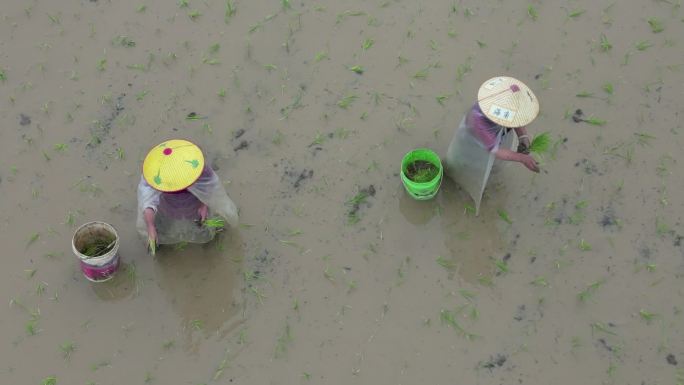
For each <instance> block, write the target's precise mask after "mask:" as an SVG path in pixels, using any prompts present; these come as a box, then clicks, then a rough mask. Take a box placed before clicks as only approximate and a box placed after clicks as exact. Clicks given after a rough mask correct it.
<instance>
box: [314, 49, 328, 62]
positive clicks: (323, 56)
mask: <svg viewBox="0 0 684 385" xmlns="http://www.w3.org/2000/svg"><path fill="white" fill-rule="evenodd" d="M327 58H328V51H320V52H318V53H317V54H316V56H315V57H314V61H315V62H316V63H318V62H320V61H321V60H323V59H327Z"/></svg>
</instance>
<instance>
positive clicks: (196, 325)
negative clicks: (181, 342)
mask: <svg viewBox="0 0 684 385" xmlns="http://www.w3.org/2000/svg"><path fill="white" fill-rule="evenodd" d="M190 327H191V328H192V329H194V330H197V331H200V330H202V329H204V322H202V320H199V319H194V320H192V321H190Z"/></svg>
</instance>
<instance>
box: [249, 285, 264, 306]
mask: <svg viewBox="0 0 684 385" xmlns="http://www.w3.org/2000/svg"><path fill="white" fill-rule="evenodd" d="M249 290H250V291H251V292H252V293H253V294H254V295H255V296H256V297H257V300H259V303H260V304H262V305H263V304H264V298H266V296H265V295H264V294H263V293H262V292H261V290H259V288H258V287H256V286H252V287H250V288H249Z"/></svg>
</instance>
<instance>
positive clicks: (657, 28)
mask: <svg viewBox="0 0 684 385" xmlns="http://www.w3.org/2000/svg"><path fill="white" fill-rule="evenodd" d="M647 21H648V25H649V26H650V27H651V32H653V33H660V32H663V31H664V30H665V25H664V24H663V21H662V20H660V19H658V18H657V17H651V18H649V19H648V20H647Z"/></svg>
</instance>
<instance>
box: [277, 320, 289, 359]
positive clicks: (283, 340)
mask: <svg viewBox="0 0 684 385" xmlns="http://www.w3.org/2000/svg"><path fill="white" fill-rule="evenodd" d="M290 342H292V331H291V330H290V324H289V323H285V330H284V331H283V334H281V335H280V337H278V340H277V341H276V346H275V352H274V357H275V358H280V357H282V356H283V355H285V353H287V347H288V344H289V343H290Z"/></svg>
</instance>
